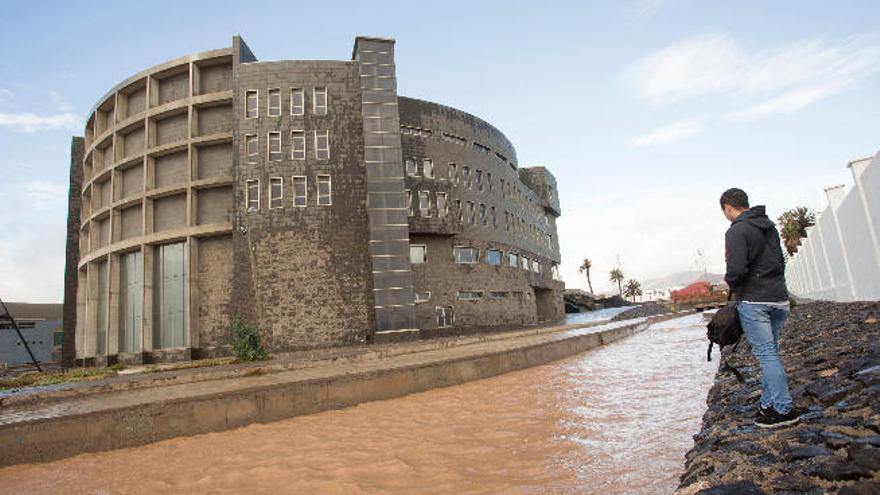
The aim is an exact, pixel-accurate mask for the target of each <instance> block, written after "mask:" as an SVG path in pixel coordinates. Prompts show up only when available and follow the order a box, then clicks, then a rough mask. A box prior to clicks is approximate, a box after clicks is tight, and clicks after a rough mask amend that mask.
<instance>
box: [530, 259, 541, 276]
mask: <svg viewBox="0 0 880 495" xmlns="http://www.w3.org/2000/svg"><path fill="white" fill-rule="evenodd" d="M532 271H533V272H535V273H541V263H540V262H538V260H532Z"/></svg>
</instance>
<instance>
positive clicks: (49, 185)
mask: <svg viewBox="0 0 880 495" xmlns="http://www.w3.org/2000/svg"><path fill="white" fill-rule="evenodd" d="M23 191H24V193H25V194H26V195H27V198H28V199H29V201H30V204H31V205H32V206H33V208H34V209H36V210H38V211H43V210H50V209H52V208H57V207H60V208H61V209H62V210H63V209H64V208H66V207H67V195H68V188H67V185H65V184H58V183H54V182H42V181H35V182H30V183H28V184H25V185H24V187H23Z"/></svg>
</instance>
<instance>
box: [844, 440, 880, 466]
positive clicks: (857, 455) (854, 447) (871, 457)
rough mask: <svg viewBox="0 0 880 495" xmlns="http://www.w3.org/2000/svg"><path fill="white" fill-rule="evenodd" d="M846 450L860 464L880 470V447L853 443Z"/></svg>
mask: <svg viewBox="0 0 880 495" xmlns="http://www.w3.org/2000/svg"><path fill="white" fill-rule="evenodd" d="M846 451H847V454H848V455H849V458H850V459H852V461H853V462H855V463H856V464H858V465H859V466H861V467H863V468H865V469H870V470H871V471H877V470H880V449H878V448H874V447H868V446H864V445H859V444H855V443H853V444H850V446H849V448H848V449H846Z"/></svg>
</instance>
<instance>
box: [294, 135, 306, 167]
mask: <svg viewBox="0 0 880 495" xmlns="http://www.w3.org/2000/svg"><path fill="white" fill-rule="evenodd" d="M290 158H291V159H292V160H305V159H306V133H305V132H304V131H291V133H290Z"/></svg>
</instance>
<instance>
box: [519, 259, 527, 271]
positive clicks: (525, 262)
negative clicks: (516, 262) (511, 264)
mask: <svg viewBox="0 0 880 495" xmlns="http://www.w3.org/2000/svg"><path fill="white" fill-rule="evenodd" d="M519 259H520V260H522V269H523V270H525V271H529V259H528V258H526V257H525V256H520V258H519Z"/></svg>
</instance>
